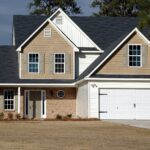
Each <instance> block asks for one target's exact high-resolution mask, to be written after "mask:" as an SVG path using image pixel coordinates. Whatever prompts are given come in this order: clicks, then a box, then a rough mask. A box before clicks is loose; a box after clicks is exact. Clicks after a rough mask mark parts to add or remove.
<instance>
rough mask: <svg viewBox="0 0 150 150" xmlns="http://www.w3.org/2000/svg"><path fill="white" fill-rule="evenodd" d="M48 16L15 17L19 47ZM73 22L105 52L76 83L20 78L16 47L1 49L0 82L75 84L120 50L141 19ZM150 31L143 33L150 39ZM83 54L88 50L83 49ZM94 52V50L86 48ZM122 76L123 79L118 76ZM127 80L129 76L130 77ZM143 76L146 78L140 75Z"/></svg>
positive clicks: (82, 18)
mask: <svg viewBox="0 0 150 150" xmlns="http://www.w3.org/2000/svg"><path fill="white" fill-rule="evenodd" d="M46 19H47V16H23V15H17V16H14V20H13V24H14V31H15V40H16V46H19V45H20V44H22V43H23V42H24V41H25V40H26V39H27V38H28V37H29V36H30V35H31V34H32V33H33V32H34V31H35V30H36V29H37V28H38V27H39V26H40V25H41V24H42V23H43V22H44V21H45V20H46ZM71 19H72V20H73V21H74V22H75V23H76V24H77V25H78V26H79V27H80V28H81V29H82V30H83V31H84V32H85V33H86V34H87V35H88V36H89V37H90V38H91V39H92V40H93V41H94V42H95V43H96V44H97V45H98V46H99V47H100V48H102V49H103V50H104V53H103V54H101V56H99V57H98V58H97V59H96V60H95V61H94V62H93V63H92V64H91V65H90V66H89V67H88V68H87V69H86V70H85V71H84V72H83V73H82V74H81V75H80V76H79V77H78V78H77V79H76V80H51V79H50V80H49V79H45V80H44V79H43V80H40V79H34V80H30V79H22V80H20V79H19V75H18V58H17V53H16V52H15V50H16V49H15V47H13V46H0V68H3V71H1V72H0V83H61V84H64V83H73V82H75V81H78V80H80V79H83V78H84V77H85V76H86V75H88V74H89V73H90V72H91V71H92V70H93V69H94V68H95V67H96V66H97V65H98V64H99V63H100V62H102V61H103V60H104V59H105V58H106V56H107V55H108V54H109V53H110V52H111V51H112V50H113V49H114V47H116V46H117V45H118V44H119V43H120V42H121V41H122V40H123V39H124V38H125V36H127V35H128V34H129V33H130V32H131V30H133V29H134V28H135V27H136V26H137V22H138V20H137V18H128V17H99V18H96V17H71ZM148 31H149V32H150V28H145V29H143V30H142V31H141V32H142V33H143V34H144V35H145V36H146V37H147V38H148V39H150V34H149V32H148ZM79 49H80V50H81V51H82V50H84V49H85V48H82V47H80V48H79ZM86 49H87V50H93V48H91V49H90V48H86ZM118 77H121V76H119V75H118ZM126 77H127V76H126ZM139 77H143V76H139ZM147 77H149V76H147Z"/></svg>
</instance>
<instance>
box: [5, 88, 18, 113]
mask: <svg viewBox="0 0 150 150" xmlns="http://www.w3.org/2000/svg"><path fill="white" fill-rule="evenodd" d="M6 91H13V94H14V98H13V99H5V98H4V105H3V107H4V110H5V111H10V112H11V111H15V109H16V107H15V91H14V90H13V89H4V91H3V95H4V97H5V92H6ZM5 100H7V101H8V100H13V104H14V107H13V109H5Z"/></svg>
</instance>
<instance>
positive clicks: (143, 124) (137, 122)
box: [105, 120, 150, 129]
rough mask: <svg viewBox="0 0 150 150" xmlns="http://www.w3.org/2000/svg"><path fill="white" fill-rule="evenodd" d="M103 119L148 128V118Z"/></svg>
mask: <svg viewBox="0 0 150 150" xmlns="http://www.w3.org/2000/svg"><path fill="white" fill-rule="evenodd" d="M105 121H108V122H114V123H119V124H124V125H129V126H133V127H139V128H147V129H150V120H105Z"/></svg>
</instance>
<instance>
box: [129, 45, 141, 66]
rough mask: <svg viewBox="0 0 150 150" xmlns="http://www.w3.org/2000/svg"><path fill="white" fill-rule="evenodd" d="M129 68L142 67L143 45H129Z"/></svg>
mask: <svg viewBox="0 0 150 150" xmlns="http://www.w3.org/2000/svg"><path fill="white" fill-rule="evenodd" d="M129 66H131V67H140V66H142V51H141V45H129Z"/></svg>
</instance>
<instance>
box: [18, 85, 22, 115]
mask: <svg viewBox="0 0 150 150" xmlns="http://www.w3.org/2000/svg"><path fill="white" fill-rule="evenodd" d="M20 91H21V88H20V87H18V114H20V95H21V94H20V93H21V92H20Z"/></svg>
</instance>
